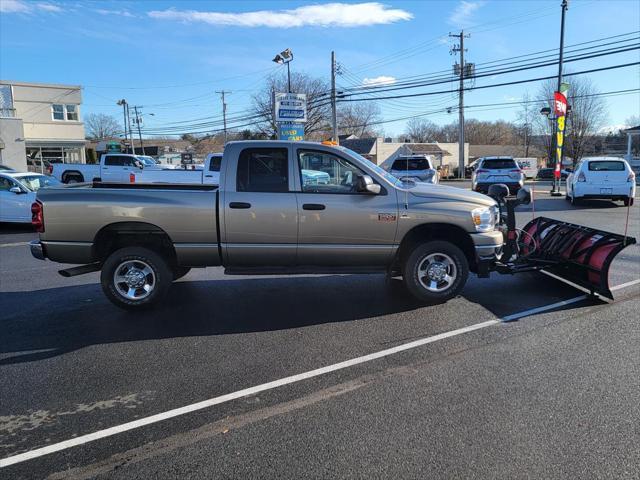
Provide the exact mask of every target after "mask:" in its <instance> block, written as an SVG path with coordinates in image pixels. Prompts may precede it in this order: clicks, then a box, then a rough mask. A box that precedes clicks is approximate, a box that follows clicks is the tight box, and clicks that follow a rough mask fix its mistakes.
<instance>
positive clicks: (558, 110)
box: [553, 92, 567, 117]
mask: <svg viewBox="0 0 640 480" xmlns="http://www.w3.org/2000/svg"><path fill="white" fill-rule="evenodd" d="M553 111H554V113H555V114H556V117H560V116H564V115H566V114H567V97H565V96H564V95H563V94H562V93H561V92H555V93H554V94H553Z"/></svg>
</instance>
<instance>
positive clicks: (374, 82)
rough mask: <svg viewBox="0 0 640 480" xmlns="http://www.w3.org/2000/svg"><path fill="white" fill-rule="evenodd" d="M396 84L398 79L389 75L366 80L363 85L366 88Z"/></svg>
mask: <svg viewBox="0 0 640 480" xmlns="http://www.w3.org/2000/svg"><path fill="white" fill-rule="evenodd" d="M394 83H396V77H390V76H388V75H380V76H379V77H375V78H365V79H364V80H362V85H364V86H366V87H372V86H376V87H377V86H379V85H393V84H394Z"/></svg>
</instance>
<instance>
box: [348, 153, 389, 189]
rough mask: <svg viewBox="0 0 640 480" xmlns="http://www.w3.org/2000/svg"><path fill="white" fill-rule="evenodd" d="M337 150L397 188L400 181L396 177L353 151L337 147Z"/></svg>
mask: <svg viewBox="0 0 640 480" xmlns="http://www.w3.org/2000/svg"><path fill="white" fill-rule="evenodd" d="M338 148H339V149H340V150H342V151H343V152H347V153H348V154H349V155H351V156H352V157H354V158H356V159H357V160H359V161H360V162H361V163H362V164H363V165H366V166H367V167H369V168H370V169H371V170H373V171H374V172H376V174H377V175H380V176H381V177H382V178H384V179H385V180H386V181H387V182H389V183H391V184H392V185H396V186H399V185H400V184H401V182H400V180H398V179H397V178H396V177H394V176H393V175H391V174H390V173H389V172H387V171H386V170H383V169H382V168H381V167H379V166H378V165H376V164H375V163H373V162H372V161H371V160H367V159H366V158H364V157H363V156H362V155H360V154H359V153H356V152H354V151H353V150H350V149H348V148H345V147H338Z"/></svg>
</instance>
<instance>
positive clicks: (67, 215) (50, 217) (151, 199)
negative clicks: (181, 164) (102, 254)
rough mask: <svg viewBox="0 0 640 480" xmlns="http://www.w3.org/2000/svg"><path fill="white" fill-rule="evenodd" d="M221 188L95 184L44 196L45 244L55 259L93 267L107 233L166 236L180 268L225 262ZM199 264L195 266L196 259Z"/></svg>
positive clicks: (43, 193)
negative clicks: (220, 245) (219, 220)
mask: <svg viewBox="0 0 640 480" xmlns="http://www.w3.org/2000/svg"><path fill="white" fill-rule="evenodd" d="M217 190H218V187H217V186H215V185H201V184H197V185H193V184H168V183H167V184H121V183H113V184H110V183H101V182H94V183H93V184H91V183H86V184H79V185H77V186H76V185H74V186H63V187H60V188H47V189H42V190H41V191H40V192H38V200H39V201H40V202H42V204H43V209H44V219H45V227H46V228H45V231H44V232H43V233H42V234H41V237H40V238H41V240H42V243H43V245H44V246H45V248H46V250H47V254H48V256H49V258H50V259H52V260H55V261H59V262H63V263H91V262H92V261H94V257H93V255H94V250H95V249H94V244H95V243H96V239H97V238H99V235H100V234H101V233H103V232H104V231H105V229H111V230H114V229H120V230H125V231H126V230H131V229H133V230H137V231H146V230H145V229H147V230H149V231H150V232H156V233H158V232H160V233H162V234H166V236H167V237H168V239H169V241H170V242H171V243H172V244H173V246H174V248H175V251H176V255H177V257H178V261H179V264H182V265H188V266H200V264H201V263H205V264H207V265H217V264H219V261H220V257H219V249H218V225H217V196H218V191H217ZM195 258H199V259H204V260H199V263H198V265H195V264H194V263H193V261H192V260H190V259H195Z"/></svg>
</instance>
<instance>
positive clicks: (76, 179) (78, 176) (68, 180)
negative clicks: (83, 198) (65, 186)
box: [63, 173, 84, 183]
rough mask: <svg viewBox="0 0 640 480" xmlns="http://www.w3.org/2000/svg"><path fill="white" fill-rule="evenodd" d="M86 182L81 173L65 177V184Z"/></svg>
mask: <svg viewBox="0 0 640 480" xmlns="http://www.w3.org/2000/svg"><path fill="white" fill-rule="evenodd" d="M82 182H84V177H83V176H82V175H81V174H79V173H69V174H67V175H65V176H64V181H63V183H82Z"/></svg>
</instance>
